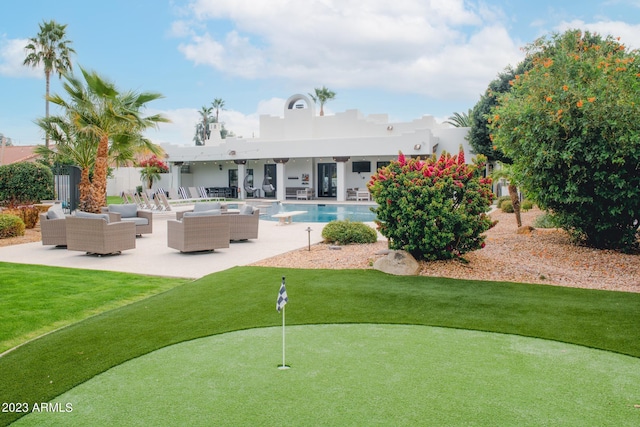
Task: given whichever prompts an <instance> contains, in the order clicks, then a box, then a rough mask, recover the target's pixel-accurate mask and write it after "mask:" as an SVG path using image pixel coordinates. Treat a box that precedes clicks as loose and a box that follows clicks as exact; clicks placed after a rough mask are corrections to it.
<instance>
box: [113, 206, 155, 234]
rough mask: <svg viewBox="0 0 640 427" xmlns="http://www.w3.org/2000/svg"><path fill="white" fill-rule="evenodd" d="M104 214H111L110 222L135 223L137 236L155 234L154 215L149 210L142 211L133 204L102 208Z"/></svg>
mask: <svg viewBox="0 0 640 427" xmlns="http://www.w3.org/2000/svg"><path fill="white" fill-rule="evenodd" d="M102 213H108V214H109V222H116V221H123V222H133V223H134V224H135V225H136V235H138V236H142V235H143V234H151V233H153V213H152V212H151V211H148V210H140V209H138V206H137V205H135V204H133V203H129V204H126V203H125V204H122V205H109V206H107V207H103V208H102Z"/></svg>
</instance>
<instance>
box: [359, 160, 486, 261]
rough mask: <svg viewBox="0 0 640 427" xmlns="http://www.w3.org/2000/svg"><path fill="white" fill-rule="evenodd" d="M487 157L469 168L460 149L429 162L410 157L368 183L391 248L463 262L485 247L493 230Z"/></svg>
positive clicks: (383, 233) (426, 257) (380, 228)
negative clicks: (467, 255)
mask: <svg viewBox="0 0 640 427" xmlns="http://www.w3.org/2000/svg"><path fill="white" fill-rule="evenodd" d="M484 161H485V158H484V156H481V155H480V156H478V158H477V159H475V160H474V164H466V163H465V161H464V152H463V151H462V149H461V150H460V152H459V153H458V154H457V155H454V156H452V155H450V154H448V153H443V154H442V155H441V156H440V157H439V158H436V157H435V156H433V157H431V158H428V159H426V160H420V159H419V158H411V159H407V158H406V157H405V156H404V155H403V154H402V153H400V155H399V156H398V160H397V161H392V162H391V163H390V164H389V165H388V166H385V167H382V168H380V169H378V170H377V172H376V173H375V174H374V175H373V176H372V177H371V180H370V181H369V183H368V184H367V187H368V188H369V191H370V192H371V195H372V196H373V199H374V200H375V201H376V202H377V203H378V207H377V208H375V209H374V211H375V213H376V215H377V219H376V223H377V225H378V227H379V230H380V233H381V234H382V235H383V236H385V237H386V238H387V239H389V246H390V248H391V249H403V250H405V251H407V252H409V253H410V254H411V255H413V256H414V257H415V258H416V259H425V260H429V261H430V260H438V259H451V258H459V257H461V256H462V255H463V254H465V253H467V252H470V251H473V250H476V249H480V248H482V247H484V236H483V235H482V233H484V232H485V231H487V230H488V229H489V228H490V227H491V226H492V222H491V219H490V218H489V217H488V216H487V215H486V212H487V211H488V210H489V207H490V206H491V202H492V201H493V193H492V192H491V178H483V177H482V171H483V168H484Z"/></svg>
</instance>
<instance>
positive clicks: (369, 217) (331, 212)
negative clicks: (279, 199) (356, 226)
mask: <svg viewBox="0 0 640 427" xmlns="http://www.w3.org/2000/svg"><path fill="white" fill-rule="evenodd" d="M373 206H375V205H373ZM371 207H372V205H349V204H347V205H339V204H322V203H318V204H307V203H305V204H302V203H283V204H279V203H278V204H276V203H274V204H272V205H270V207H265V206H260V213H261V214H262V212H265V213H266V214H265V215H260V219H265V220H268V221H278V218H271V215H274V214H277V213H281V212H291V211H307V213H305V214H301V215H297V216H296V218H295V221H296V222H330V221H333V220H345V219H349V220H351V221H358V222H370V221H373V220H375V218H376V214H374V213H373V212H371V209H370V208H371Z"/></svg>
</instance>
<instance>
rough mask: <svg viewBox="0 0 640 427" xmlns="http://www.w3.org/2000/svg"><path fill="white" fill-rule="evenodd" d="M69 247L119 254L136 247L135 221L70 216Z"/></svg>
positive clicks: (95, 252) (91, 252) (68, 229)
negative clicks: (109, 220)
mask: <svg viewBox="0 0 640 427" xmlns="http://www.w3.org/2000/svg"><path fill="white" fill-rule="evenodd" d="M66 221H67V224H66V226H67V249H69V250H71V251H83V252H86V253H87V254H96V255H107V254H118V253H120V252H122V251H124V250H127V249H135V247H136V225H135V224H134V223H133V222H111V223H110V222H107V221H106V220H105V219H102V218H97V217H96V218H82V217H76V216H68V217H67V219H66Z"/></svg>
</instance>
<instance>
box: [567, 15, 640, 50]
mask: <svg viewBox="0 0 640 427" xmlns="http://www.w3.org/2000/svg"><path fill="white" fill-rule="evenodd" d="M576 28H578V29H582V30H589V31H591V32H594V33H598V34H601V35H603V36H607V35H611V36H613V37H620V42H621V43H623V44H625V45H626V46H628V47H630V48H632V49H638V48H640V24H637V25H631V24H628V23H626V22H621V21H598V22H595V23H592V24H589V23H585V22H583V21H580V20H574V21H564V22H562V23H560V24H559V25H558V26H557V28H556V30H555V31H558V32H563V31H566V30H569V29H576Z"/></svg>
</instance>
